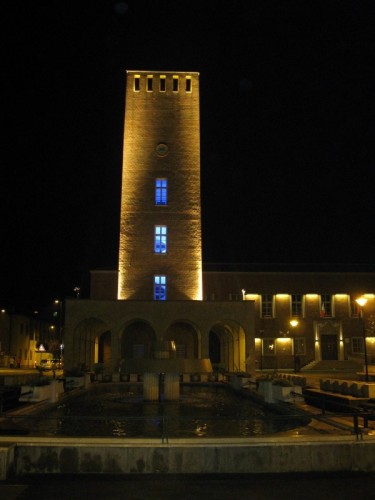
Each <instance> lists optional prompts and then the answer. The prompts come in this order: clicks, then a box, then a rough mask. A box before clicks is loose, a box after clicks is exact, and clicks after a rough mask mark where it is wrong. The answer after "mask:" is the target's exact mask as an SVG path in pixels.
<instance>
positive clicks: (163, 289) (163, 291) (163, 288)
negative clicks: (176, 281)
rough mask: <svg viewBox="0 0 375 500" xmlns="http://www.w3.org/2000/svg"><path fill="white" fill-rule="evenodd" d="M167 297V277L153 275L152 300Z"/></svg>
mask: <svg viewBox="0 0 375 500" xmlns="http://www.w3.org/2000/svg"><path fill="white" fill-rule="evenodd" d="M166 299H167V277H166V276H154V300H166Z"/></svg>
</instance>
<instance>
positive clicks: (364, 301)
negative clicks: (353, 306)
mask: <svg viewBox="0 0 375 500" xmlns="http://www.w3.org/2000/svg"><path fill="white" fill-rule="evenodd" d="M355 301H356V302H357V304H358V305H359V307H360V310H361V315H360V316H361V320H362V335H363V353H364V356H365V380H366V382H368V361H367V345H366V324H365V319H364V315H363V308H364V307H365V305H366V304H367V299H366V297H363V296H362V297H359V298H358V299H355Z"/></svg>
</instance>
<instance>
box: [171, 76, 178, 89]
mask: <svg viewBox="0 0 375 500" xmlns="http://www.w3.org/2000/svg"><path fill="white" fill-rule="evenodd" d="M172 89H173V92H178V76H175V75H173V87H172Z"/></svg>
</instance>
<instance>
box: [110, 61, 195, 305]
mask: <svg viewBox="0 0 375 500" xmlns="http://www.w3.org/2000/svg"><path fill="white" fill-rule="evenodd" d="M156 238H159V239H158V240H157V241H156ZM160 238H162V240H161V239H160ZM155 276H162V277H165V279H166V290H165V294H166V296H164V297H161V298H162V299H163V298H165V299H166V300H202V251H201V208H200V130H199V74H198V73H185V72H183V73H182V72H156V71H128V72H127V85H126V108H125V132H124V149H123V173H122V196H121V222H120V247H119V280H118V299H120V300H123V299H130V300H153V299H154V298H155V288H154V281H155V278H154V277H155ZM163 292H164V290H163Z"/></svg>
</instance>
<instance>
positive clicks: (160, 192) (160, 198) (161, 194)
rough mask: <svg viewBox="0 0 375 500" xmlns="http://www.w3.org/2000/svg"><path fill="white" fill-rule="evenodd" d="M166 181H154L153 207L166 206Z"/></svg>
mask: <svg viewBox="0 0 375 500" xmlns="http://www.w3.org/2000/svg"><path fill="white" fill-rule="evenodd" d="M167 194H168V180H167V179H155V205H167V201H168V196H167Z"/></svg>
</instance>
